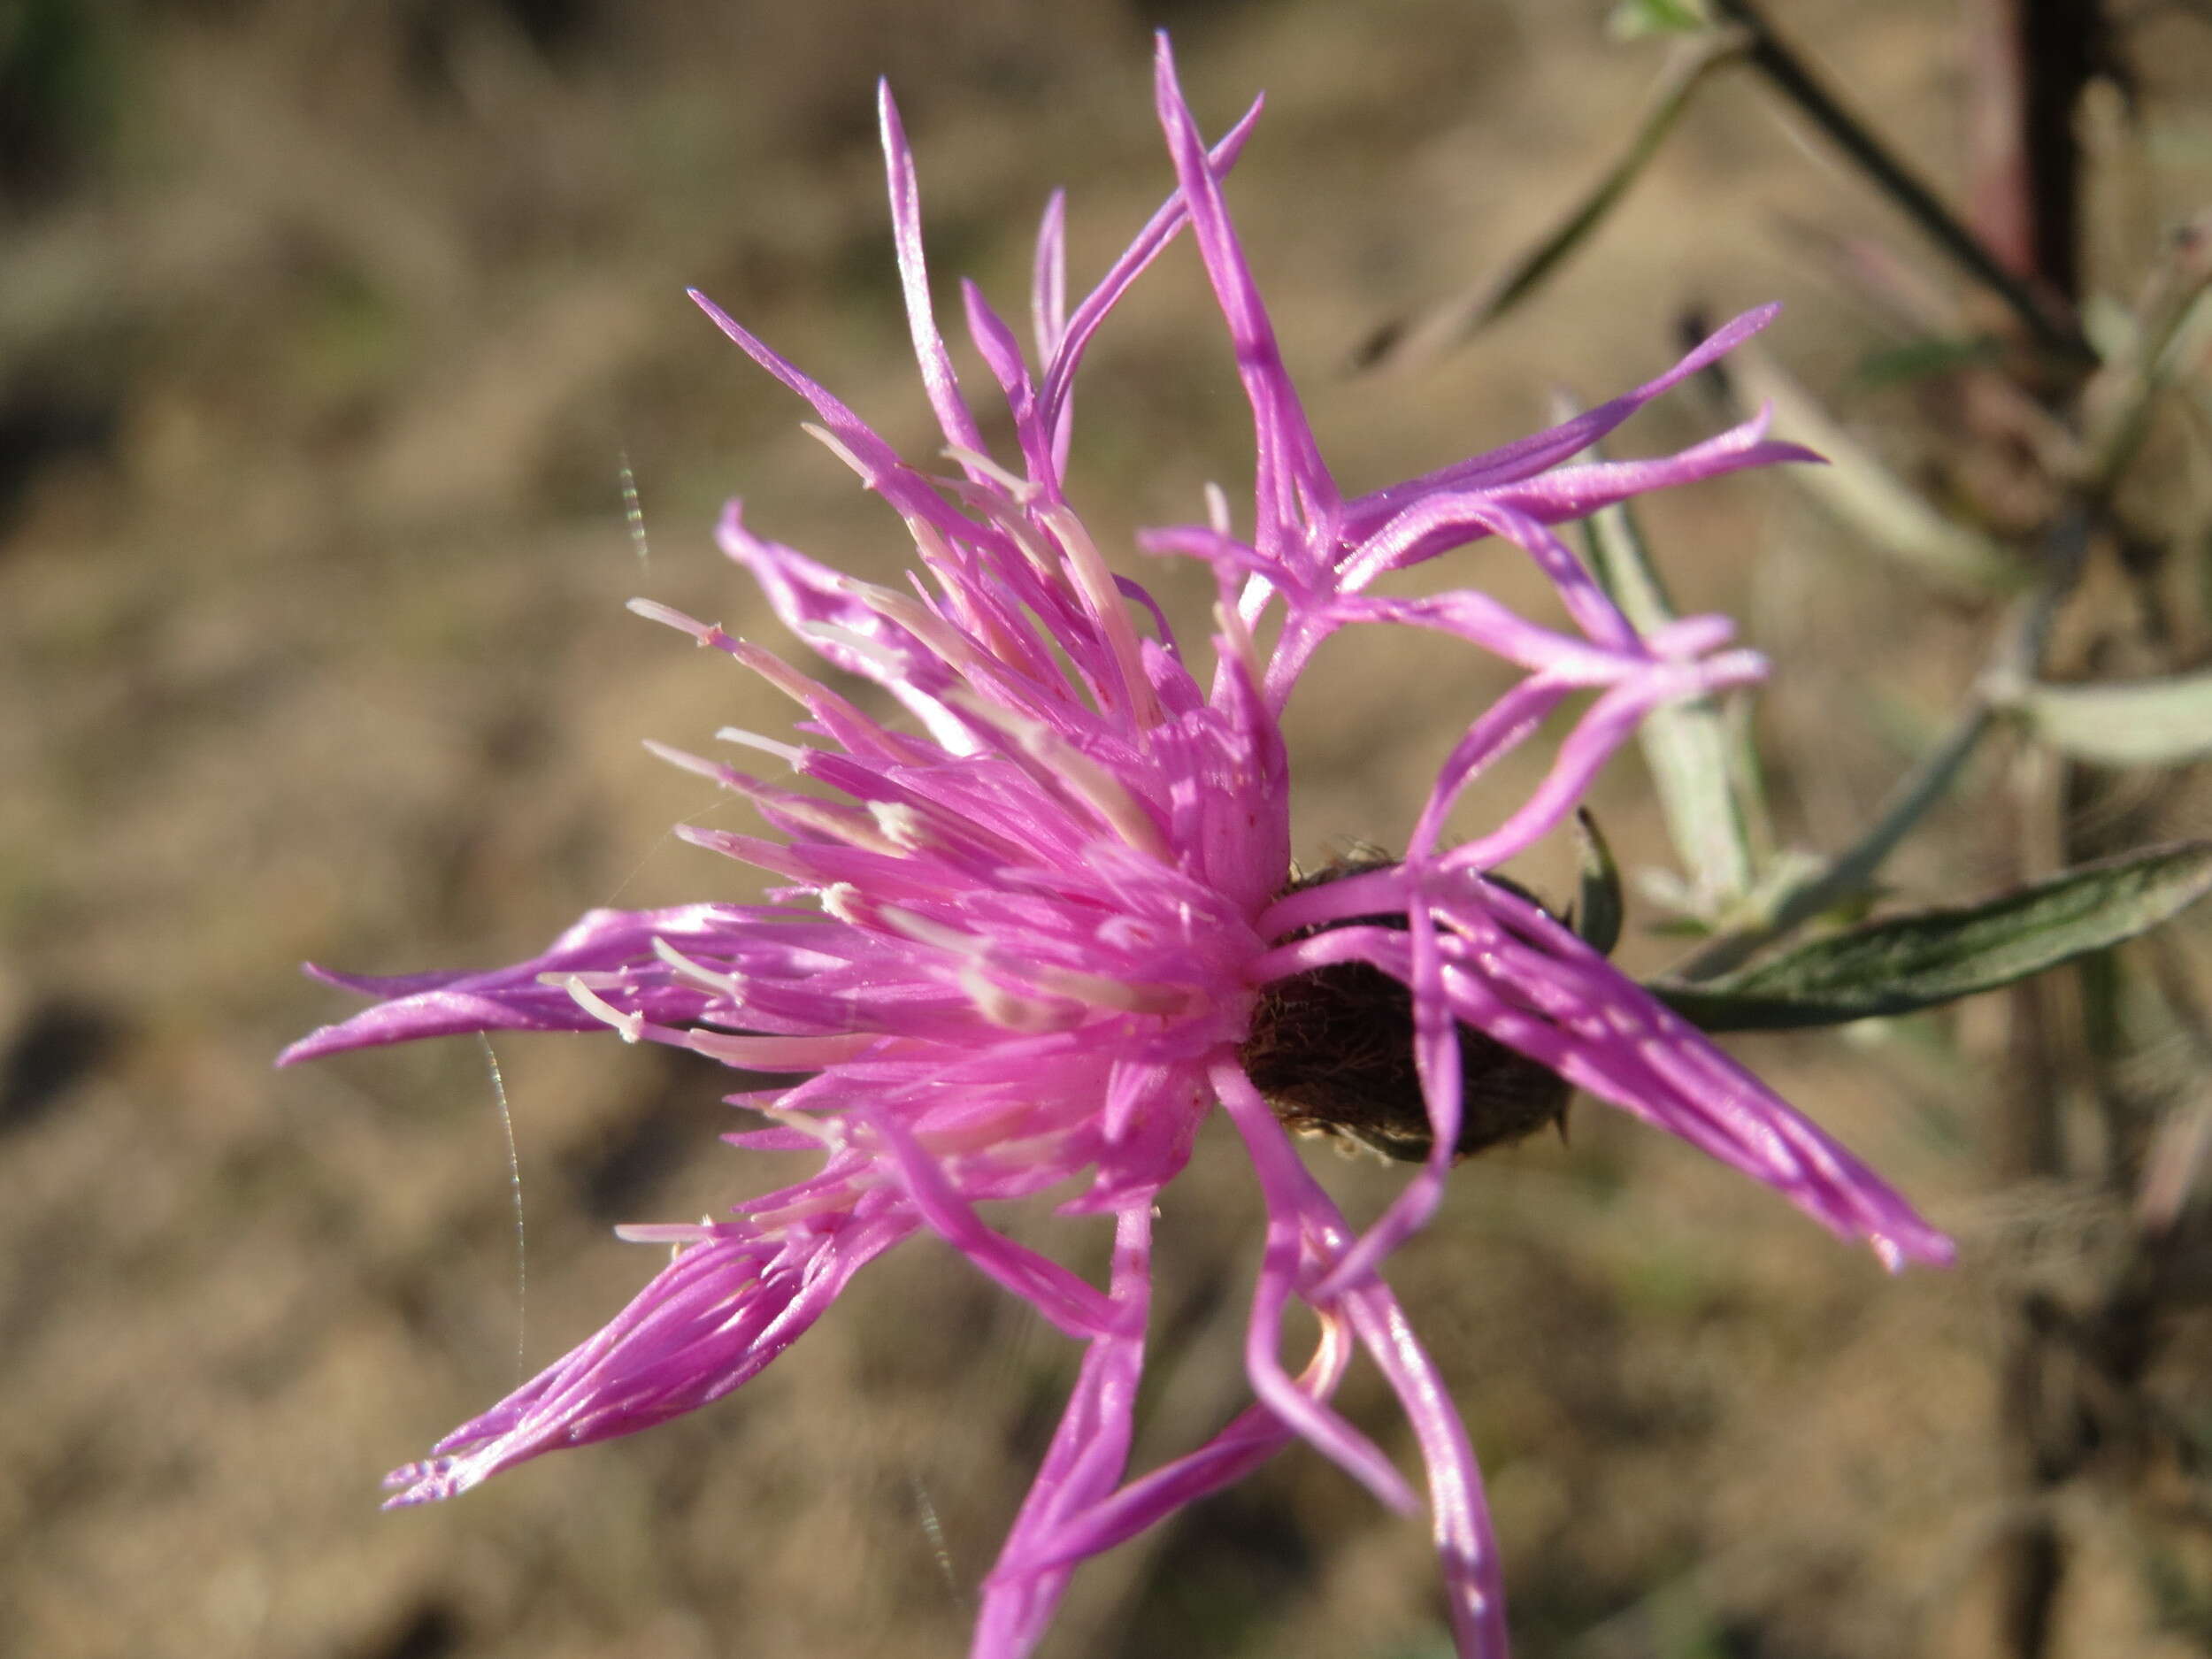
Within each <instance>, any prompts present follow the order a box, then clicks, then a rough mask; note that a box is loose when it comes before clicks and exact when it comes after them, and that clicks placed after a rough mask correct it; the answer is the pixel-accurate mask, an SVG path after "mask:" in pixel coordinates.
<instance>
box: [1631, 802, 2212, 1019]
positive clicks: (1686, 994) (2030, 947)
mask: <svg viewBox="0 0 2212 1659" xmlns="http://www.w3.org/2000/svg"><path fill="white" fill-rule="evenodd" d="M2208 891H2212V841H2184V842H2179V843H2176V844H2173V845H2170V846H2165V847H2154V848H2152V849H2150V850H2148V851H2147V852H2139V853H2127V854H2124V855H2122V856H2118V857H2116V858H2104V859H2099V860H2098V861H2096V862H2095V863H2093V864H2081V865H2078V866H2077V867H2076V868H2074V869H2072V870H2069V871H2066V872H2063V873H2062V874H2060V875H2056V876H2054V877H2052V878H2051V879H2049V880H2047V881H2039V882H2036V883H2034V884H2032V885H2031V886H2028V887H2021V888H2019V889H2017V890H2016V891H2014V892H2011V893H2008V894H2005V895H2002V896H2001V897H1998V898H1994V899H1991V900H1989V901H1988V902H1985V903H1982V904H1976V905H1970V906H1968V907H1965V908H1963V909H1957V910H1923V911H1920V912H1918V913H1917V914H1916V915H1911V916H1897V917H1892V918H1888V919H1887V920H1886V921H1879V922H1871V923H1869V924H1868V925H1867V926H1863V927H1855V928H1853V929H1851V930H1850V931H1849V932H1848V933H1837V934H1834V935H1832V937H1830V938H1826V939H1818V940H1815V941H1813V942H1811V943H1810V944H1807V945H1801V946H1799V947H1798V948H1797V949H1794V950H1792V951H1789V952H1787V953H1786V954H1785V955H1783V956H1778V957H1776V958H1775V959H1774V960H1772V961H1770V962H1764V963H1759V964H1754V965H1753V966H1751V967H1748V968H1744V969H1740V970H1739V971H1738V972H1734V973H1732V974H1729V975H1727V976H1725V977H1724V978H1722V979H1709V980H1707V981H1706V982H1704V983H1703V984H1701V985H1687V984H1683V983H1680V982H1678V981H1670V980H1660V981H1657V982H1655V983H1654V984H1652V985H1649V986H1647V987H1646V988H1647V989H1648V990H1649V991H1650V992H1651V993H1652V994H1653V995H1655V996H1656V997H1658V998H1659V999H1660V1000H1661V1001H1662V1002H1665V1003H1666V1004H1667V1005H1668V1006H1669V1007H1671V1008H1672V1009H1674V1010H1675V1011H1676V1012H1678V1013H1679V1014H1681V1015H1683V1016H1684V1017H1685V1018H1687V1019H1689V1020H1690V1021H1692V1022H1693V1023H1694V1024H1695V1025H1700V1026H1702V1027H1703V1028H1704V1029H1705V1030H1707V1031H1782V1030H1787V1029H1791V1028H1793V1027H1798V1026H1805V1025H1840V1024H1843V1023H1844V1022H1845V1021H1847V1020H1854V1019H1867V1018H1872V1017H1874V1016H1877V1015H1886V1014H1909V1013H1911V1012H1913V1011H1914V1010H1916V1009H1923V1008H1933V1007H1935V1006H1936V1005H1938V1004H1939V1003H1942V1002H1951V1001H1952V1000H1954V999H1955V998H1957V997H1962V996H1968V995H1972V994H1973V993H1975V992H1977V991H1989V990H1994V989H1995V988H1996V987H1999V986H2001V985H2010V984H2011V983H2012V982H2013V981H2014V980H2016V979H2026V978H2027V977H2028V976H2029V975H2030V974H2033V973H2040V972H2043V970H2044V969H2046V968H2052V967H2056V966H2057V965H2058V964H2060V963H2062V962H2066V961H2070V960H2071V959H2072V958H2073V957H2076V956H2081V955H2083V954H2085V953H2086V952H2088V951H2093V950H2103V949H2108V948H2110V947H2111V946H2114V945H2116V944H2119V943H2121V942H2123V941H2126V940H2130V939H2132V938H2134V937H2135V936H2136V935H2137V934H2139V933H2147V932H2148V931H2149V930H2150V929H2151V928H2154V927H2155V926H2158V925H2159V924H2160V923H2161V922H2163V921H2165V920H2167V919H2168V918H2170V917H2172V916H2175V915H2177V914H2178V913H2179V912H2180V911H2182V910H2185V909H2187V908H2188V907H2189V906H2190V905H2192V904H2193V903H2195V902H2196V901H2197V900H2199V899H2200V898H2201V897H2203V896H2204V895H2205V894H2206V893H2207V892H2208Z"/></svg>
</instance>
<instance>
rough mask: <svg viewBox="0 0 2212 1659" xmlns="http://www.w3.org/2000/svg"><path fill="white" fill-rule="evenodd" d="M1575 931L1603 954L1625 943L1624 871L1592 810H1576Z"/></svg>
mask: <svg viewBox="0 0 2212 1659" xmlns="http://www.w3.org/2000/svg"><path fill="white" fill-rule="evenodd" d="M1575 864H1576V866H1577V872H1576V873H1577V881H1576V891H1575V933H1577V934H1578V936H1579V937H1580V938H1581V940H1582V942H1583V943H1584V944H1586V945H1587V946H1589V947H1590V949H1593V950H1594V951H1596V952H1597V953H1598V954H1599V955H1600V956H1611V955H1612V954H1613V947H1614V946H1616V945H1617V944H1619V943H1620V942H1621V918H1622V914H1623V910H1622V905H1621V872H1620V870H1619V868H1618V867H1617V865H1616V864H1614V863H1613V849H1611V848H1610V847H1608V846H1607V845H1606V844H1605V837H1604V836H1603V835H1602V834H1601V833H1599V831H1598V821H1597V819H1595V818H1592V817H1591V816H1590V812H1589V809H1588V808H1586V807H1578V808H1577V809H1576V810H1575Z"/></svg>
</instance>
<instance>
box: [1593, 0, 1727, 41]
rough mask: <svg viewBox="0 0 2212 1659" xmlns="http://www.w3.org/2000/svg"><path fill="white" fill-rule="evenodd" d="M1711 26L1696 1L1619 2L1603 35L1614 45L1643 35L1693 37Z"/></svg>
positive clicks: (1711, 20) (1710, 20)
mask: <svg viewBox="0 0 2212 1659" xmlns="http://www.w3.org/2000/svg"><path fill="white" fill-rule="evenodd" d="M1712 26H1713V19H1711V18H1709V17H1708V16H1707V15H1706V14H1705V8H1704V7H1703V6H1702V5H1701V4H1698V0H1620V4H1618V5H1617V6H1615V7H1614V8H1613V15H1612V16H1611V17H1609V18H1608V19H1606V20H1605V28H1606V33H1608V34H1609V35H1612V37H1613V38H1614V39H1615V40H1617V41H1632V40H1637V39H1640V38H1641V37H1642V36H1644V35H1694V34H1695V33H1696V32H1697V31H1698V30H1700V29H1706V28H1710V27H1712Z"/></svg>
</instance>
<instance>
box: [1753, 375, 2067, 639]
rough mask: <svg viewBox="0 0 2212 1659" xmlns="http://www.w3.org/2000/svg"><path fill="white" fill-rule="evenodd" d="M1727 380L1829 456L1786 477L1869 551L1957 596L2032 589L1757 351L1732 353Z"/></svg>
mask: <svg viewBox="0 0 2212 1659" xmlns="http://www.w3.org/2000/svg"><path fill="white" fill-rule="evenodd" d="M1728 380H1729V384H1730V386H1731V387H1732V388H1734V389H1735V391H1736V392H1737V394H1738V396H1740V398H1741V399H1742V401H1743V402H1744V403H1749V404H1758V403H1765V404H1767V405H1769V406H1770V407H1771V409H1772V410H1773V411H1774V429H1775V431H1776V432H1777V433H1778V434H1780V435H1782V436H1784V437H1787V438H1790V439H1792V440H1793V441H1794V442H1799V443H1802V444H1804V445H1805V446H1806V447H1807V448H1809V449H1812V450H1814V451H1815V452H1816V453H1818V454H1820V455H1824V456H1825V457H1827V458H1828V465H1826V466H1793V467H1787V468H1785V469H1784V472H1785V474H1786V476H1787V477H1788V479H1789V480H1790V482H1791V483H1792V484H1793V486H1795V487H1796V488H1798V489H1800V490H1802V491H1803V492H1804V493H1805V494H1807V495H1810V496H1811V497H1812V498H1813V499H1814V500H1816V501H1817V502H1818V503H1820V504H1821V505H1822V506H1824V507H1825V508H1826V509H1827V510H1828V511H1830V512H1832V513H1833V514H1834V515H1835V516H1836V517H1837V518H1839V519H1841V520H1842V521H1843V523H1844V524H1845V525H1847V526H1849V527H1850V528H1851V529H1853V530H1855V531H1856V532H1857V533H1858V534H1860V535H1861V536H1863V537H1864V538H1865V541H1866V544H1867V549H1868V550H1869V551H1870V552H1872V553H1875V554H1878V555H1879V556H1880V557H1884V558H1887V559H1890V560H1893V561H1894V562H1895V563H1897V564H1900V565H1906V566H1908V567H1909V568H1910V569H1911V570H1913V571H1914V572H1916V573H1917V574H1918V575H1920V576H1922V577H1924V578H1925V579H1927V580H1930V581H1932V582H1934V583H1936V584H1937V585H1939V586H1940V587H1943V588H1950V589H1953V590H1954V591H1956V592H1961V593H1966V594H1973V595H1985V594H1990V593H2002V592H2006V591H2008V590H2009V589H2012V588H2020V587H2023V586H2024V585H2025V584H2026V582H2027V580H2028V575H2029V572H2028V569H2027V567H2026V566H2025V565H2024V564H2022V563H2020V562H2019V561H2016V560H2015V559H2014V558H2013V557H2011V556H2010V555H2009V554H2008V552H2007V551H2006V550H2005V549H2003V548H2002V547H2001V546H2000V545H1999V544H1998V543H1997V542H1996V541H1993V540H1992V539H1991V538H1989V537H1988V536H1985V535H1984V534H1982V533H1981V532H1980V531H1978V530H1976V529H1973V528H1971V527H1970V526H1967V525H1964V524H1962V523H1960V522H1958V521H1957V520H1955V519H1953V518H1947V517H1945V516H1944V515H1943V514H1942V513H1941V512H1939V511H1937V510H1936V508H1935V507H1934V506H1933V505H1932V503H1930V502H1929V501H1928V500H1927V498H1926V497H1925V496H1924V495H1921V494H1920V492H1919V491H1917V490H1916V489H1915V488H1913V487H1912V486H1911V485H1910V484H1909V483H1907V482H1906V481H1905V480H1903V479H1901V478H1900V477H1899V476H1898V475H1897V474H1896V473H1895V472H1892V471H1891V470H1890V469H1889V467H1888V466H1887V465H1885V464H1884V463H1883V462H1882V461H1881V460H1880V459H1879V458H1878V457H1877V456H1876V455H1875V453H1874V451H1873V450H1872V449H1870V448H1868V447H1867V446H1866V445H1865V444H1864V443H1863V442H1860V441H1859V439H1858V438H1857V437H1856V436H1855V435H1854V434H1852V433H1851V432H1849V431H1848V430H1847V429H1846V428H1845V426H1843V423H1842V422H1840V421H1839V420H1838V419H1836V418H1835V417H1834V416H1833V415H1832V414H1830V413H1829V412H1828V411H1827V410H1826V409H1825V408H1824V406H1823V405H1822V404H1821V403H1820V401H1819V400H1818V399H1817V398H1816V397H1815V396H1813V395H1812V394H1811V393H1810V392H1809V391H1807V390H1806V389H1805V388H1804V387H1802V386H1801V385H1800V384H1799V383H1798V381H1797V380H1796V379H1795V377H1794V376H1793V375H1791V374H1789V373H1786V371H1785V370H1784V369H1783V368H1782V366H1781V365H1779V364H1778V363H1777V362H1776V361H1775V360H1774V358H1773V357H1770V355H1768V354H1767V353H1766V352H1764V351H1762V350H1761V349H1759V348H1758V347H1757V346H1756V345H1755V344H1751V343H1748V342H1747V343H1746V344H1744V345H1740V346H1739V347H1737V348H1736V349H1735V350H1733V351H1732V352H1731V353H1729V357H1728Z"/></svg>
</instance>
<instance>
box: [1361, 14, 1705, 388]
mask: <svg viewBox="0 0 2212 1659" xmlns="http://www.w3.org/2000/svg"><path fill="white" fill-rule="evenodd" d="M1665 9H1668V10H1676V9H1680V8H1679V7H1670V8H1665ZM1743 47H1744V40H1743V35H1742V34H1741V32H1740V31H1739V30H1736V29H1705V30H1703V31H1702V32H1701V34H1700V35H1698V36H1697V37H1696V38H1694V39H1690V40H1685V41H1680V42H1677V43H1676V46H1675V50H1674V56H1673V57H1671V58H1670V59H1669V60H1668V63H1667V66H1666V68H1665V69H1664V70H1663V71H1662V72H1661V73H1660V76H1659V79H1658V81H1656V82H1655V84H1654V86H1653V88H1652V89H1651V94H1650V96H1649V98H1648V100H1647V103H1646V104H1645V106H1644V111H1643V114H1642V116H1641V118H1640V119H1639V120H1638V121H1637V123H1636V127H1635V130H1634V131H1633V132H1632V133H1631V134H1629V138H1628V142H1626V143H1625V144H1624V145H1623V146H1622V147H1621V150H1620V151H1619V153H1618V154H1617V155H1616V156H1615V157H1614V158H1613V161H1612V163H1611V165H1609V166H1608V167H1607V168H1606V170H1605V172H1604V173H1603V175H1602V176H1601V177H1600V178H1599V179H1598V180H1596V181H1595V182H1594V184H1592V186H1591V187H1590V188H1589V189H1588V190H1587V191H1586V192H1585V193H1584V194H1583V195H1582V196H1579V197H1578V198H1576V199H1575V200H1574V201H1573V202H1572V203H1571V204H1570V205H1569V207H1568V209H1567V211H1566V212H1565V213H1564V214H1563V215H1562V216H1561V217H1560V218H1559V219H1557V220H1555V222H1554V223H1553V225H1552V226H1551V227H1550V228H1549V229H1548V231H1546V232H1545V233H1544V234H1543V235H1542V236H1540V237H1539V238H1538V239H1537V241H1536V242H1534V243H1533V244H1532V245H1531V246H1529V247H1527V248H1525V249H1524V250H1522V251H1521V252H1520V253H1519V254H1517V255H1516V256H1515V257H1513V258H1512V259H1511V260H1510V261H1509V262H1508V264H1507V265H1505V266H1504V267H1503V268H1502V269H1501V270H1498V271H1496V272H1494V273H1491V274H1489V275H1487V276H1485V277H1484V278H1482V279H1481V280H1479V282H1477V283H1476V284H1475V285H1474V286H1473V287H1471V288H1468V289H1467V290H1465V291H1464V292H1463V293H1462V294H1460V295H1458V296H1455V297H1454V298H1452V299H1448V300H1446V301H1445V302H1443V303H1441V304H1439V305H1437V306H1435V307H1433V308H1432V309H1430V310H1428V311H1424V312H1421V313H1418V314H1416V315H1413V316H1401V317H1396V318H1393V319H1391V320H1389V321H1388V322H1386V323H1384V324H1383V325H1382V326H1379V327H1378V328H1377V329H1375V330H1374V331H1373V333H1371V334H1370V335H1369V336H1368V337H1367V339H1366V340H1365V341H1363V342H1361V344H1360V345H1359V347H1358V348H1357V349H1356V350H1355V351H1354V352H1353V354H1352V355H1353V363H1354V366H1356V367H1357V368H1361V369H1371V368H1380V367H1383V366H1386V365H1394V366H1402V365H1406V364H1408V363H1411V362H1417V361H1422V360H1425V359H1427V358H1429V357H1433V356H1436V355H1438V354H1439V353H1440V352H1442V351H1443V350H1445V349H1448V348H1449V347H1452V346H1455V345H1457V344H1458V343H1459V342H1461V341H1463V340H1464V339H1466V338H1467V337H1468V336H1469V335H1470V334H1474V333H1475V332H1476V331H1477V330H1478V329H1479V328H1481V327H1483V326H1485V325H1486V324H1487V323H1489V322H1492V321H1493V320H1494V319H1497V318H1498V317H1501V316H1502V315H1503V314H1504V313H1505V312H1507V311H1510V310H1512V308H1513V307H1514V306H1516V305H1517V304H1519V303H1521V301H1523V300H1524V299H1526V298H1527V297H1528V296H1529V295H1531V294H1532V293H1533V292H1535V290H1536V289H1537V288H1538V287H1539V286H1540V285H1541V284H1542V282H1543V280H1544V279H1545V278H1546V277H1548V276H1549V275H1550V274H1551V273H1552V272H1553V271H1554V270H1555V269H1556V268H1557V267H1558V265H1560V264H1561V263H1562V262H1563V260H1565V259H1566V258H1567V257H1568V256H1569V255H1570V254H1571V253H1573V252H1574V251H1575V250H1577V249H1578V248H1579V247H1581V245H1582V244H1583V243H1584V242H1586V240H1588V238H1589V236H1590V234H1591V233H1592V232H1594V231H1595V230H1596V229H1597V227H1599V226H1600V225H1601V224H1603V223H1604V222H1605V219H1606V217H1607V215H1609V213H1610V212H1611V211H1613V209H1614V207H1615V206H1616V205H1617V204H1618V203H1619V201H1620V199H1621V198H1622V197H1623V196H1625V195H1627V193H1628V188H1629V187H1630V186H1631V185H1632V184H1633V183H1635V181H1636V180H1637V177H1638V176H1639V175H1640V173H1642V172H1643V170H1644V167H1645V165H1647V163H1648V162H1649V161H1650V160H1651V158H1652V157H1654V156H1655V155H1656V154H1658V152H1659V148H1660V146H1661V144H1662V143H1663V142H1665V140H1666V136H1667V134H1669V133H1670V132H1671V131H1672V130H1673V129H1674V124H1675V122H1676V121H1678V119H1681V115H1682V112H1683V111H1685V110H1686V109H1687V108H1688V107H1689V104H1690V98H1691V95H1692V94H1693V93H1694V92H1695V91H1696V89H1697V88H1698V86H1699V84H1700V83H1701V82H1702V81H1704V79H1705V77H1706V75H1707V74H1708V73H1710V72H1711V71H1712V70H1713V69H1715V68H1717V66H1718V65H1722V64H1724V63H1731V62H1733V61H1734V60H1735V59H1736V58H1738V57H1740V56H1741V54H1742V51H1743Z"/></svg>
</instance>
